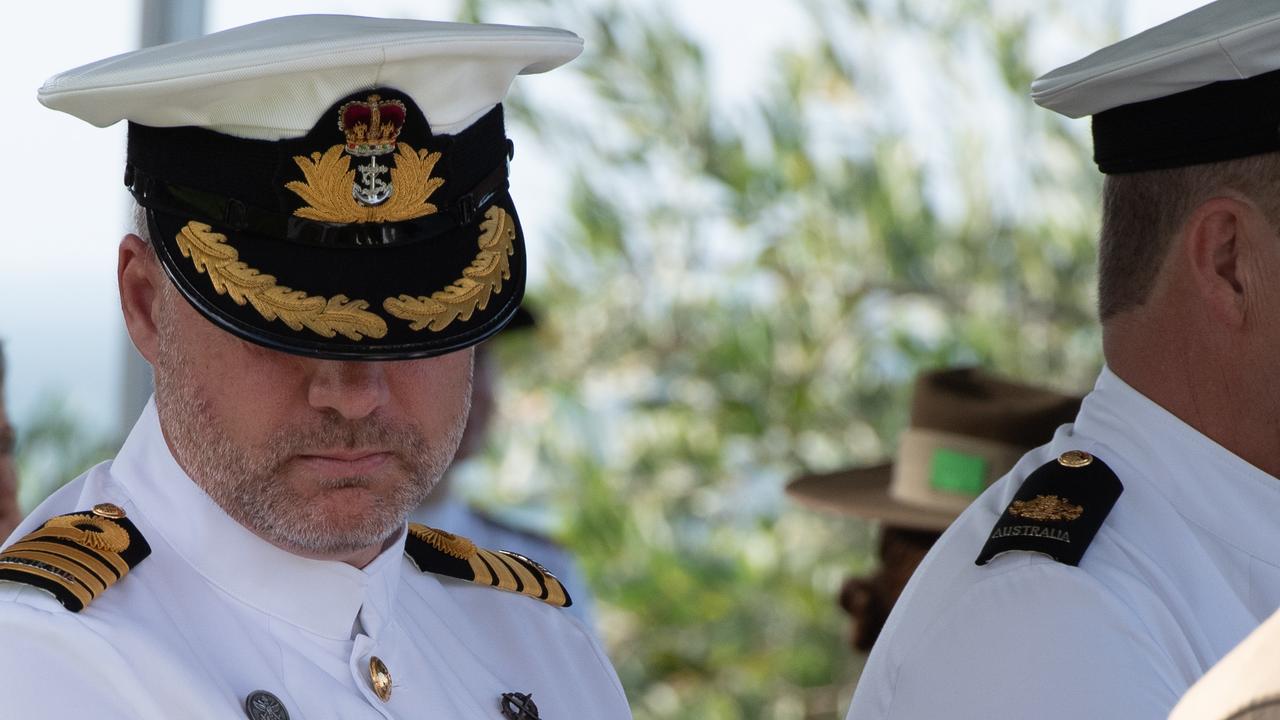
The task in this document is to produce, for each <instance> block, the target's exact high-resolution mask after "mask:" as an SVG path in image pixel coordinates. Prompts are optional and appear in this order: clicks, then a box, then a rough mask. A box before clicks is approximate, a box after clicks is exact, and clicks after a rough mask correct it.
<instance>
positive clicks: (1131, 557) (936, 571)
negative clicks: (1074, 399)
mask: <svg viewBox="0 0 1280 720" xmlns="http://www.w3.org/2000/svg"><path fill="white" fill-rule="evenodd" d="M1067 450H1083V451H1085V452H1088V453H1091V454H1093V455H1095V456H1096V457H1098V458H1100V459H1101V460H1102V461H1103V462H1105V463H1106V464H1107V465H1108V466H1110V468H1111V469H1112V470H1113V471H1114V472H1115V473H1116V475H1117V476H1118V477H1119V478H1120V481H1121V482H1122V483H1123V484H1124V492H1123V494H1122V495H1121V496H1120V498H1119V500H1118V501H1117V502H1116V504H1115V507H1114V508H1113V509H1112V510H1111V514H1110V515H1109V516H1108V517H1107V519H1106V522H1105V523H1103V525H1102V527H1101V529H1100V530H1099V531H1098V534H1097V536H1096V537H1095V538H1094V540H1093V543H1092V544H1091V545H1090V546H1089V547H1088V550H1087V551H1086V552H1085V554H1084V557H1083V559H1082V560H1081V562H1080V566H1079V567H1071V566H1069V565H1064V564H1061V563H1058V562H1056V561H1054V560H1053V559H1051V558H1049V557H1048V556H1045V555H1041V554H1037V553H1028V552H1010V553H1005V554H1003V555H1000V556H998V557H996V558H995V559H994V560H992V561H991V562H990V563H989V564H987V565H985V566H982V567H979V566H976V565H975V564H974V560H975V559H976V558H977V557H978V553H979V551H980V550H981V549H982V547H983V545H984V543H985V542H986V541H987V538H988V536H989V535H990V533H991V530H992V528H993V527H994V526H995V524H996V521H997V519H998V518H999V517H1000V515H1001V514H1002V513H1003V512H1004V509H1005V507H1006V506H1007V505H1008V504H1009V502H1010V501H1011V500H1012V499H1013V496H1014V493H1015V492H1016V491H1017V490H1018V488H1019V486H1020V485H1021V483H1022V481H1023V480H1024V479H1025V478H1026V476H1027V475H1029V474H1030V473H1031V472H1033V471H1034V470H1035V469H1036V468H1038V467H1040V466H1041V465H1042V464H1044V463H1045V462H1048V461H1050V460H1053V459H1054V458H1056V457H1057V456H1058V455H1059V454H1061V453H1062V452H1065V451H1067ZM1277 518H1280V482H1277V480H1276V479H1275V478H1273V477H1271V476H1269V475H1267V474H1266V473H1263V472H1262V471H1261V470H1259V469H1257V468H1255V467H1253V466H1252V465H1249V464H1248V463H1246V462H1245V461H1243V460H1241V459H1240V458H1238V457H1236V456H1235V455H1233V454H1231V453H1230V452H1228V451H1227V450H1225V449H1223V448H1222V447H1221V446H1219V445H1218V444H1216V443H1214V442H1213V441H1211V440H1210V439H1208V438H1207V437H1205V436H1204V435H1201V434H1200V433H1199V432H1197V431H1196V430H1195V429H1193V428H1191V427H1190V426H1188V425H1186V424H1185V423H1183V422H1181V421H1180V420H1178V419H1177V418H1176V417H1174V416H1173V415H1171V414H1170V413H1168V412H1166V411H1165V410H1164V409H1162V408H1161V407H1159V406H1158V405H1156V404H1155V403H1153V402H1151V401H1150V400H1148V399H1147V398H1145V397H1144V396H1142V395H1141V394H1139V393H1138V392H1136V391H1135V390H1133V389H1132V388H1130V387H1129V386H1128V385H1126V384H1125V383H1124V382H1123V381H1121V380H1120V379H1119V378H1118V377H1116V376H1115V375H1114V374H1113V373H1111V372H1110V371H1109V370H1106V369H1104V370H1103V372H1102V375H1101V377H1100V378H1099V379H1098V383H1097V385H1096V387H1095V388H1094V391H1093V392H1092V393H1090V394H1089V396H1088V397H1087V398H1086V399H1085V401H1084V405H1083V407H1082V408H1081V410H1080V414H1079V416H1078V417H1077V420H1076V422H1075V424H1074V425H1069V426H1064V427H1063V428H1060V429H1059V431H1058V433H1057V434H1056V435H1055V437H1054V438H1053V441H1052V442H1051V443H1050V444H1049V445H1048V446H1045V447H1042V448H1039V449H1037V450H1035V451H1032V452H1031V453H1029V454H1028V455H1026V456H1025V457H1023V459H1022V460H1021V461H1020V462H1019V463H1018V464H1017V465H1016V466H1015V467H1014V469H1013V470H1012V471H1011V472H1010V474H1009V475H1007V476H1006V477H1004V478H1002V479H1001V480H1000V481H998V482H997V483H996V484H995V485H993V486H992V487H991V488H989V489H988V490H987V492H985V493H984V494H983V495H982V496H981V497H980V498H978V499H977V500H976V501H975V502H974V504H973V505H972V506H970V507H969V508H968V509H967V510H966V511H965V512H964V513H963V514H962V515H961V516H960V518H959V519H958V520H957V521H956V522H955V524H954V525H952V526H951V528H950V529H948V530H947V532H946V533H945V534H944V535H943V536H942V538H941V539H940V540H939V541H938V543H937V544H936V545H935V546H934V548H933V550H932V551H931V552H930V553H929V555H928V556H927V557H926V558H925V560H924V562H923V563H921V566H920V569H919V570H918V571H917V572H916V574H915V576H913V577H912V579H911V582H910V583H908V585H907V587H906V590H905V591H904V592H903V595H902V597H901V599H900V600H899V601H898V604H897V605H896V607H895V608H894V611H893V613H892V614H891V615H890V617H889V620H888V623H887V624H886V626H885V628H884V631H883V632H882V634H881V635H880V639H879V642H877V643H876V646H875V648H874V649H873V650H872V652H871V656H870V658H869V659H868V662H867V666H866V669H865V670H864V672H863V675H862V678H861V680H860V681H859V684H858V687H857V690H856V692H855V694H854V698H853V705H852V707H851V708H850V711H849V718H850V720H873V719H878V718H895V719H899V718H900V719H903V720H905V719H907V718H911V719H916V718H944V717H945V718H975V719H977V718H981V719H982V720H989V719H990V718H1036V719H1037V720H1055V719H1057V718H1061V719H1063V720H1066V719H1067V718H1070V719H1071V720H1079V719H1080V718H1125V719H1126V720H1142V719H1144V718H1164V717H1165V716H1166V715H1167V714H1168V712H1169V710H1170V709H1171V708H1172V707H1173V706H1174V703H1176V702H1177V700H1178V697H1179V696H1180V695H1182V693H1183V692H1184V691H1185V690H1186V689H1187V688H1188V687H1189V686H1190V685H1191V684H1192V683H1194V682H1195V681H1196V679H1197V678H1199V677H1200V676H1201V674H1203V673H1204V672H1205V671H1206V670H1207V669H1208V668H1209V667H1210V666H1211V665H1213V663H1214V662H1216V661H1217V660H1218V659H1219V658H1221V657H1222V656H1223V655H1224V654H1226V652H1227V651H1228V650H1230V649H1231V648H1232V647H1233V646H1234V645H1235V644H1236V643H1238V642H1239V641H1240V640H1241V638H1243V637H1244V636H1245V635H1246V634H1248V633H1249V631H1251V630H1252V629H1253V628H1254V627H1255V626H1257V625H1258V623H1259V622H1260V621H1261V620H1262V619H1263V618H1265V617H1267V616H1268V615H1270V614H1271V612H1272V611H1273V610H1275V609H1276V608H1277V606H1278V605H1280V541H1278V539H1280V530H1278V529H1277V528H1278V527H1280V524H1278V523H1280V521H1278V520H1277Z"/></svg>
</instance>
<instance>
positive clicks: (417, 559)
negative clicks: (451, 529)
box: [404, 523, 573, 607]
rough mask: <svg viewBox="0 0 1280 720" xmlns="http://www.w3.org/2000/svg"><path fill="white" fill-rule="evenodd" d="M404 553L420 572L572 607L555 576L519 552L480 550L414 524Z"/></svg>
mask: <svg viewBox="0 0 1280 720" xmlns="http://www.w3.org/2000/svg"><path fill="white" fill-rule="evenodd" d="M404 552H405V555H407V556H408V557H409V560H411V561H412V562H413V564H414V565H415V566H416V567H417V568H418V569H419V570H421V571H422V572H429V573H434V574H436V575H445V576H448V577H452V578H458V579H459V580H466V581H467V582H473V583H475V584H477V585H488V586H490V587H495V588H498V589H499V590H506V591H508V592H514V593H520V594H521V595H528V596H529V597H533V598H537V599H539V600H541V601H543V602H545V603H547V604H549V605H554V606H556V607H569V606H570V605H572V604H573V599H572V598H570V597H569V592H568V591H567V590H565V588H564V585H563V584H562V583H561V582H560V580H559V579H557V578H556V576H555V575H552V574H551V573H550V572H549V571H548V570H547V569H546V568H544V567H542V566H541V565H539V564H538V563H536V562H534V561H532V560H530V559H529V558H527V557H525V556H524V555H520V554H519V553H513V552H508V551H506V550H484V549H482V548H478V547H476V546H475V543H472V542H471V541H470V540H468V539H466V538H464V537H459V536H457V535H453V534H451V533H447V532H444V531H443V530H436V529H435V528H430V527H427V526H426V525H419V524H417V523H410V524H409V537H408V539H406V540H405V547H404Z"/></svg>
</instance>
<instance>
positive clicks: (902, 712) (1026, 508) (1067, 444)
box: [849, 0, 1280, 720]
mask: <svg viewBox="0 0 1280 720" xmlns="http://www.w3.org/2000/svg"><path fill="white" fill-rule="evenodd" d="M1032 95H1033V97H1034V99H1035V100H1036V102H1038V103H1039V104H1041V105H1042V106H1045V107H1047V108H1049V109H1052V110H1054V111H1056V112H1060V113H1062V114H1064V115H1067V116H1069V117H1083V116H1086V115H1091V116H1093V127H1092V129H1093V141H1094V143H1093V144H1094V159H1095V161H1096V162H1097V164H1098V167H1099V169H1100V170H1101V171H1102V172H1103V173H1104V174H1105V175H1106V179H1105V184H1104V187H1103V206H1102V225H1101V233H1100V241H1099V271H1098V311H1099V316H1100V320H1101V323H1102V336H1103V355H1104V357H1105V359H1106V366H1105V367H1104V368H1103V369H1102V372H1101V374H1100V376H1099V378H1098V381H1097V383H1096V384H1095V386H1094V389H1093V391H1092V392H1091V393H1089V395H1088V396H1086V397H1085V399H1084V402H1083V404H1082V406H1081V410H1080V413H1079V415H1078V416H1077V417H1076V419H1075V422H1074V423H1073V424H1072V425H1070V426H1067V427H1065V428H1063V429H1060V430H1059V431H1058V433H1057V434H1056V435H1055V436H1054V439H1053V441H1052V442H1050V443H1049V444H1048V445H1046V446H1044V447H1042V448H1039V449H1037V450H1035V451H1033V452H1031V453H1029V454H1028V455H1026V456H1025V457H1024V458H1022V460H1020V461H1019V462H1018V464H1017V465H1016V466H1015V467H1014V469H1013V471H1012V472H1010V474H1009V475H1007V476H1005V477H1004V478H1002V479H1001V480H1000V481H998V482H997V483H996V484H995V485H993V486H992V487H991V488H990V489H989V490H988V491H987V492H985V493H984V494H983V495H982V496H981V497H980V498H979V499H978V500H976V501H975V502H974V503H973V505H971V506H970V507H969V508H968V509H967V510H965V512H964V513H962V514H961V515H960V517H959V518H958V519H957V520H956V521H955V523H953V524H952V525H951V527H950V528H949V529H948V530H947V532H946V533H944V534H943V536H942V538H940V539H939V541H938V542H937V543H936V544H935V545H934V547H933V549H932V550H931V551H930V552H929V554H928V555H927V556H926V557H925V559H924V561H923V562H922V563H921V565H920V568H919V570H918V571H917V573H916V575H915V576H914V577H913V578H912V580H911V582H910V583H909V584H908V586H907V588H906V589H905V590H904V591H903V594H902V597H901V598H900V599H899V601H898V604H897V605H896V606H895V608H894V610H893V612H892V613H891V614H890V616H889V620H888V621H887V622H886V624H885V628H884V630H883V632H882V633H881V636H880V639H879V640H878V641H877V642H876V645H875V647H874V648H873V650H872V652H871V655H870V657H869V658H868V661H867V665H866V669H865V670H864V671H863V674H862V677H861V679H860V680H859V682H858V687H857V689H856V691H855V693H854V698H853V704H852V707H851V710H850V713H849V717H850V718H852V720H872V719H873V718H875V719H877V720H879V719H881V718H893V719H903V720H905V719H907V718H911V719H915V718H932V717H948V718H993V717H1001V718H1006V717H1007V718H1039V719H1040V720H1068V719H1072V720H1074V719H1075V718H1086V717H1087V718H1103V717H1106V718H1163V717H1166V716H1167V714H1168V713H1169V711H1170V710H1171V709H1172V708H1173V707H1174V705H1175V704H1176V703H1177V701H1178V698H1179V697H1180V696H1181V695H1182V694H1183V693H1184V692H1185V691H1186V689H1187V688H1188V687H1190V686H1191V685H1192V684H1193V683H1195V682H1196V680H1197V679H1198V678H1199V677H1200V676H1201V675H1202V674H1204V673H1205V672H1206V671H1207V670H1208V669H1209V668H1210V667H1211V666H1212V665H1213V664H1214V663H1215V662H1217V661H1218V660H1219V659H1220V658H1222V657H1223V656H1224V655H1226V653H1227V652H1228V651H1230V650H1231V648H1233V647H1234V646H1235V645H1236V644H1237V643H1239V642H1240V641H1241V639H1242V638H1244V637H1245V636H1246V635H1248V634H1249V633H1250V632H1251V631H1252V630H1253V629H1254V628H1256V627H1257V626H1258V624H1259V623H1260V622H1261V621H1262V620H1263V619H1265V618H1267V617H1268V616H1270V615H1271V614H1272V613H1273V612H1275V611H1276V608H1277V607H1280V542H1277V537H1278V536H1280V532H1278V531H1277V522H1276V518H1277V517H1280V480H1278V478H1280V373H1278V372H1277V367H1278V366H1277V362H1276V358H1277V356H1278V355H1280V292H1277V289H1276V278H1277V277H1280V232H1278V231H1277V228H1280V201H1278V199H1280V133H1277V132H1276V128H1277V127H1280V104H1278V103H1277V102H1276V101H1275V98H1276V97H1277V96H1278V95H1280V6H1278V5H1277V4H1276V3H1258V2H1251V1H1247V0H1220V1H1219V2H1215V3H1212V4H1209V5H1206V6H1204V7H1202V8H1200V9H1197V10H1195V11H1193V12H1191V13H1189V14H1187V15H1185V16H1182V17H1180V18H1177V19H1175V20H1172V21H1170V22H1168V23H1166V24H1164V25H1161V26H1158V27H1156V28H1152V29H1151V30H1148V31H1146V32H1143V33H1140V34H1138V35H1136V36H1134V37H1131V38H1128V39H1125V40H1122V41H1120V42H1118V43H1116V44H1114V45H1111V46H1110V47H1107V48H1104V49H1102V50H1100V51H1098V52H1096V53H1094V54H1092V55H1090V56H1088V57H1086V58H1083V59H1081V60H1079V61H1078V62H1075V63H1072V64H1070V65H1067V66H1064V67H1061V68H1058V69H1057V70H1054V71H1052V72H1050V73H1048V74H1047V75H1045V76H1043V77H1041V78H1039V79H1038V80H1036V81H1035V83H1033V85H1032Z"/></svg>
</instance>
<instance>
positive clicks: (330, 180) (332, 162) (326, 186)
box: [285, 143, 444, 223]
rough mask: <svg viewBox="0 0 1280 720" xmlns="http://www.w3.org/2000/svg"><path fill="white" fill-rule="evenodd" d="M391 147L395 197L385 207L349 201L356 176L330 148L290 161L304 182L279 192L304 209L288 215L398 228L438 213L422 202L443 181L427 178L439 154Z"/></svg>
mask: <svg viewBox="0 0 1280 720" xmlns="http://www.w3.org/2000/svg"><path fill="white" fill-rule="evenodd" d="M396 147H397V149H398V151H397V152H396V154H395V159H396V164H395V167H393V168H391V186H392V187H393V188H395V192H393V193H392V194H391V197H389V198H387V200H386V202H384V203H382V204H380V205H371V206H367V205H361V204H360V203H359V202H357V201H356V199H355V198H354V197H352V196H351V188H352V187H353V186H354V185H355V177H356V171H355V170H352V169H351V157H350V156H349V155H347V154H345V153H344V152H343V146H342V145H334V146H333V147H331V148H329V149H328V150H326V151H324V154H323V155H321V154H320V153H318V152H314V153H311V157H310V158H308V157H306V156H303V155H297V156H295V157H294V158H293V161H294V162H296V163H297V164H298V167H299V168H300V169H301V170H302V177H303V178H304V180H303V181H299V180H293V181H291V182H288V183H285V187H286V188H288V189H289V190H292V191H293V192H294V193H296V194H297V195H298V197H300V198H302V200H303V202H305V203H307V206H306V207H301V208H298V209H297V210H294V211H293V214H294V215H297V216H298V217H301V218H306V219H308V220H318V221H320V222H331V223H372V222H377V223H381V222H400V221H403V220H412V219H414V218H418V217H422V216H424V215H433V214H435V213H436V212H438V210H439V209H438V208H437V207H436V206H435V205H434V204H432V203H429V202H427V198H429V197H431V194H432V193H434V192H435V191H436V190H439V189H440V186H441V185H444V180H443V179H441V178H436V177H431V171H432V170H434V169H435V166H436V163H437V162H439V161H440V153H438V152H433V153H429V152H427V151H426V150H414V149H413V148H411V147H409V144H408V143H397V144H396Z"/></svg>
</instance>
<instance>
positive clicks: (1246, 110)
mask: <svg viewBox="0 0 1280 720" xmlns="http://www.w3.org/2000/svg"><path fill="white" fill-rule="evenodd" d="M1277 150H1280V70H1277V71H1273V72H1269V73H1265V74H1263V75H1257V76H1255V77H1251V78H1248V79H1244V80H1225V81H1221V82H1216V83H1212V84H1210V85H1204V86H1202V87H1198V88H1196V89H1194V90H1187V91H1185V92H1180V93H1177V94H1174V95H1168V96H1165V97H1161V98H1156V99H1154V100H1146V101H1144V102H1138V103H1131V104H1129V105H1121V106H1120V107H1117V108H1112V109H1110V110H1104V111H1103V112H1100V113H1098V114H1097V115H1094V116H1093V159H1094V161H1095V162H1096V163H1097V164H1098V169H1099V170H1101V171H1102V172H1104V173H1107V174H1109V175H1111V174H1120V173H1132V172H1141V171H1144V170H1164V169H1168V168H1176V167H1186V166H1188V165H1200V164H1203V163H1211V162H1220V161H1223V160H1235V159H1238V158H1243V157H1248V156H1250V155H1260V154H1263V153H1269V152H1274V151H1277Z"/></svg>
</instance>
